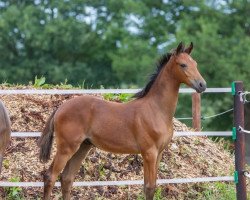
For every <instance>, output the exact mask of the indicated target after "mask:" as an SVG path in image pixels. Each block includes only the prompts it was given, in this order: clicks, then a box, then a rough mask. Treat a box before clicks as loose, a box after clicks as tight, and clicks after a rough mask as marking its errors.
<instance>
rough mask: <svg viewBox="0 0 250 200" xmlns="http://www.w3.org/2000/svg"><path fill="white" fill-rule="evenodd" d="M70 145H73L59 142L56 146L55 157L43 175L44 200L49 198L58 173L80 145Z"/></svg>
mask: <svg viewBox="0 0 250 200" xmlns="http://www.w3.org/2000/svg"><path fill="white" fill-rule="evenodd" d="M72 146H73V145H70V144H68V143H67V142H60V145H58V146H57V152H56V155H55V158H54V160H53V162H52V164H51V166H50V168H49V169H48V171H47V172H46V174H45V176H44V194H43V199H44V200H48V199H50V194H51V192H52V189H53V186H54V184H55V182H56V179H57V177H58V175H59V174H60V172H61V171H62V170H63V168H64V167H65V165H66V163H67V162H68V160H69V159H70V158H71V157H72V156H73V155H74V154H75V152H76V151H77V150H78V149H79V147H80V145H75V146H74V147H72Z"/></svg>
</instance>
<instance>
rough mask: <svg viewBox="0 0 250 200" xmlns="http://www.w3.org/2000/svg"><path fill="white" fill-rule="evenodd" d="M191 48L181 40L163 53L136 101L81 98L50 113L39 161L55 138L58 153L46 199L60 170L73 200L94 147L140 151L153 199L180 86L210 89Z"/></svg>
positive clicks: (67, 195) (65, 191)
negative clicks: (72, 190) (73, 188)
mask: <svg viewBox="0 0 250 200" xmlns="http://www.w3.org/2000/svg"><path fill="white" fill-rule="evenodd" d="M192 49H193V44H192V43H191V44H190V46H189V47H188V48H185V47H184V45H183V44H182V43H180V44H179V45H178V47H177V48H176V50H175V51H173V52H172V53H168V54H166V55H164V56H163V57H162V59H161V60H160V61H159V64H158V65H157V71H156V73H154V74H153V75H152V77H151V79H150V81H149V83H148V84H147V85H146V87H145V88H144V89H143V90H142V91H140V92H138V93H137V94H135V97H136V99H135V100H132V101H130V102H128V103H123V104H122V103H114V102H108V101H104V100H100V99H97V98H94V97H89V96H83V97H77V98H74V99H71V100H69V101H67V102H65V103H64V104H62V105H61V106H60V107H59V108H58V110H57V111H56V112H54V113H53V114H52V115H51V116H50V118H49V120H48V121H47V123H46V126H45V128H44V131H43V133H42V136H41V139H40V149H41V150H40V160H42V161H45V162H46V161H47V160H48V159H49V156H50V151H51V147H52V140H53V137H56V144H57V152H56V155H55V157H54V161H53V164H52V165H51V166H50V168H49V169H48V171H47V172H46V175H45V177H46V179H45V180H44V197H43V199H49V198H50V194H51V192H52V188H53V186H54V184H55V181H56V179H57V176H58V175H59V173H60V172H61V171H62V170H63V172H62V176H61V185H62V195H63V199H70V188H71V186H72V184H73V181H74V177H75V174H76V173H77V171H78V170H79V168H80V166H81V163H82V160H83V159H84V158H85V157H86V156H87V154H88V152H89V150H90V149H91V148H92V147H93V145H94V146H96V147H97V148H100V149H102V150H105V151H108V152H112V153H123V154H141V155H142V157H143V162H144V163H143V168H144V192H145V196H146V200H153V197H154V192H155V188H156V178H157V169H158V166H159V163H160V160H161V157H162V153H163V150H164V149H165V148H166V147H167V145H168V144H169V143H170V141H171V139H172V137H173V117H174V113H175V109H176V104H177V100H178V92H179V88H180V85H181V83H184V84H186V85H188V86H190V87H192V88H194V89H195V90H196V91H197V92H203V91H204V90H205V89H206V82H205V80H204V79H203V78H202V76H201V75H200V73H199V71H198V70H197V63H196V61H195V60H193V59H192V58H191V56H190V53H191V51H192ZM155 113H157V115H155ZM54 132H56V135H55V136H53V135H54ZM86 140H88V141H89V142H88V143H86V142H84V141H86Z"/></svg>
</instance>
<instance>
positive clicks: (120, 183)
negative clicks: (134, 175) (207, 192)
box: [0, 176, 234, 187]
mask: <svg viewBox="0 0 250 200" xmlns="http://www.w3.org/2000/svg"><path fill="white" fill-rule="evenodd" d="M215 181H234V177H233V176H221V177H200V178H176V179H158V180H157V184H170V183H197V182H215ZM111 185H112V186H123V185H143V180H127V181H83V182H74V183H73V186H74V187H93V186H111ZM43 186H44V183H43V182H1V181H0V187H43ZM55 186H56V187H60V186H61V183H60V182H56V183H55Z"/></svg>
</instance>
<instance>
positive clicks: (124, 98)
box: [103, 93, 133, 103]
mask: <svg viewBox="0 0 250 200" xmlns="http://www.w3.org/2000/svg"><path fill="white" fill-rule="evenodd" d="M132 96H133V95H132V94H110V93H109V94H103V97H104V99H105V100H108V101H116V102H123V103H124V102H128V101H130V100H131V98H132Z"/></svg>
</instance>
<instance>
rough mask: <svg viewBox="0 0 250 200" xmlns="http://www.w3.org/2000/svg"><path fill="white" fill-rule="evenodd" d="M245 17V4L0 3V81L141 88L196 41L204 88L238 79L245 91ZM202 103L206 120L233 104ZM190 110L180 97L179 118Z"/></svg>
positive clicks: (220, 124) (222, 125)
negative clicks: (166, 58) (160, 64)
mask: <svg viewBox="0 0 250 200" xmlns="http://www.w3.org/2000/svg"><path fill="white" fill-rule="evenodd" d="M249 13H250V2H249V1H246V0H240V1H236V0H232V1H218V0H215V1H214V0H201V1H194V0H191V1H177V0H173V1H161V0H156V1H132V0H126V1H116V0H112V1H88V0H84V1H79V0H72V1H55V0H52V1H36V0H31V1H11V0H7V1H0V82H9V83H15V84H17V83H21V84H27V83H28V81H29V80H33V79H34V77H35V76H37V77H42V78H40V79H41V80H40V79H37V80H36V81H35V84H34V86H35V87H38V88H50V84H58V83H63V85H61V86H62V87H65V88H71V87H73V86H80V87H81V88H83V87H84V88H97V87H99V86H100V85H104V86H105V87H122V86H124V85H125V86H131V85H136V86H138V87H142V86H143V85H144V84H145V82H146V79H147V77H148V74H149V73H151V72H152V71H153V70H154V62H155V61H156V58H157V57H159V56H160V54H163V53H166V52H167V51H170V50H171V49H172V48H173V47H175V46H176V44H177V43H178V42H179V41H184V42H186V43H189V42H190V41H193V42H194V45H195V48H194V51H193V57H194V58H195V59H196V60H197V62H198V67H199V70H200V71H201V74H202V75H203V76H204V78H205V79H206V81H207V83H208V87H229V86H230V84H231V82H232V81H233V80H243V81H244V82H245V85H246V88H249V87H250V83H249V81H248V77H249V69H248V65H249V64H248V63H249V62H250V56H249V55H248V54H249V53H248V52H250V37H249V36H250V35H249V32H250V26H249V24H250V18H249V17H248V15H249ZM43 77H46V82H47V83H46V84H45V83H43ZM64 80H68V83H67V84H66V85H67V86H65V83H64ZM44 81H45V80H44ZM82 83H84V84H82ZM202 99H203V101H202V102H203V103H202V105H203V108H202V112H203V113H204V114H206V115H212V114H215V113H218V112H222V111H224V110H227V109H229V108H230V107H231V106H232V98H231V97H229V96H227V95H225V96H222V97H218V96H215V95H212V96H209V95H208V96H207V95H206V96H205V95H204V98H202ZM190 105H191V98H189V97H185V98H180V103H179V106H178V107H179V110H177V114H176V115H177V116H180V117H182V116H190V114H191V109H190ZM231 121H232V114H230V115H225V116H223V117H221V118H218V119H215V120H214V119H210V120H206V121H204V123H203V127H204V128H206V129H212V130H215V129H216V130H218V128H219V129H220V130H225V129H231Z"/></svg>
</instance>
